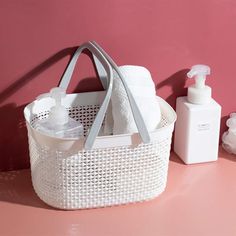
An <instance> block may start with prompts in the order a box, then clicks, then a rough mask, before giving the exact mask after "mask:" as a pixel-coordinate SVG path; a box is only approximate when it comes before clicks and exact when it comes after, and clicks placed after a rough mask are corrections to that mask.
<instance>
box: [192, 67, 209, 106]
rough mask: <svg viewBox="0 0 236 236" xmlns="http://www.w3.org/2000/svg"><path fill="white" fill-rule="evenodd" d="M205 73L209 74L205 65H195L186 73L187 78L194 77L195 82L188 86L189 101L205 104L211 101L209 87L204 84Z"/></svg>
mask: <svg viewBox="0 0 236 236" xmlns="http://www.w3.org/2000/svg"><path fill="white" fill-rule="evenodd" d="M207 75H210V67H209V66H206V65H195V66H193V67H192V68H191V70H190V71H189V72H188V73H187V76H188V78H194V79H195V84H194V85H191V86H190V87H189V88H188V101H189V102H190V103H193V104H206V103H209V102H210V101H211V88H210V87H209V86H206V85H205V81H206V76H207Z"/></svg>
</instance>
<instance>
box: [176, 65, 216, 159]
mask: <svg viewBox="0 0 236 236" xmlns="http://www.w3.org/2000/svg"><path fill="white" fill-rule="evenodd" d="M209 74H210V67H208V66H206V65H195V66H193V67H192V68H191V70H190V71H189V72H188V73H187V76H188V77H189V78H194V79H195V84H194V85H192V86H190V87H189V88H188V96H187V97H179V98H177V103H176V112H177V117H178V119H177V122H176V126H175V140H174V151H175V152H176V154H177V155H178V156H179V157H180V158H181V159H182V160H183V161H184V162H185V163H186V164H193V163H202V162H210V161H216V160H217V158H218V146H219V132H220V118H221V106H220V105H219V104H218V103H217V102H216V101H215V100H213V99H212V97H211V88H210V87H208V86H206V85H205V80H206V76H207V75H209Z"/></svg>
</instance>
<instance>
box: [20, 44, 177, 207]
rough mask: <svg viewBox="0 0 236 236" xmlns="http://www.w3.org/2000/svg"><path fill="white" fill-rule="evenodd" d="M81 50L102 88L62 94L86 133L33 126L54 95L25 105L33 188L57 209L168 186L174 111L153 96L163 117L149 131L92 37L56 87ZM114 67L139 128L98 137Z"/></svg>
mask: <svg viewBox="0 0 236 236" xmlns="http://www.w3.org/2000/svg"><path fill="white" fill-rule="evenodd" d="M84 49H88V50H89V51H90V52H91V53H92V55H93V58H94V61H95V64H96V66H97V70H98V74H99V75H100V79H101V81H102V84H103V87H104V88H105V89H106V91H102V92H89V93H80V94H69V95H66V97H65V98H63V105H64V106H65V107H66V108H67V109H68V110H69V114H70V116H71V117H72V118H74V119H77V120H80V122H81V123H82V124H83V126H84V130H85V133H88V134H87V135H86V136H85V137H84V138H80V139H78V140H77V139H73V138H67V139H61V138H55V137H50V136H48V135H46V134H43V133H41V132H39V131H37V130H36V129H35V124H36V122H37V120H38V119H44V118H46V117H47V116H48V113H49V111H50V108H51V107H52V106H54V103H53V101H52V99H50V98H43V99H41V100H39V101H34V102H32V103H30V104H29V105H27V106H26V107H25V110H24V114H25V119H26V124H27V129H28V138H29V151H30V163H31V174H32V182H33V187H34V189H35V192H36V193H37V195H38V196H39V197H40V198H41V199H42V200H43V201H44V202H45V203H47V204H49V205H51V206H53V207H56V208H61V209H82V208H95V207H105V206H112V205H119V204H127V203H133V202H140V201H144V200H148V199H152V198H154V197H156V196H158V195H159V194H160V193H162V192H163V191H164V189H165V186H166V181H167V172H168V163H169V155H170V146H171V137H172V132H173V129H174V123H175V120H176V114H175V112H174V110H173V109H172V108H171V107H170V106H169V105H168V103H166V102H165V101H164V100H163V99H161V98H160V97H157V99H158V101H159V104H160V108H161V113H162V121H161V124H160V125H159V128H157V129H156V130H155V131H153V132H150V133H148V131H147V129H146V127H145V124H144V121H143V119H142V116H141V115H140V112H139V109H138V108H137V105H136V103H135V101H134V99H133V97H132V94H131V93H130V91H129V89H128V87H127V86H126V84H125V82H124V80H123V79H122V78H123V77H122V75H121V73H120V72H119V69H118V67H117V66H116V65H115V63H114V62H113V61H112V59H111V58H110V57H109V56H108V55H107V54H106V53H105V52H104V51H103V50H102V48H101V47H99V46H98V45H97V44H96V43H95V42H88V43H85V44H83V45H82V46H80V47H79V48H78V49H77V51H76V52H75V54H74V56H73V58H72V60H71V62H70V64H69V66H68V68H67V70H66V72H65V74H64V76H63V78H62V80H61V82H60V85H59V86H60V87H62V88H64V89H66V88H67V86H68V84H69V82H70V79H71V76H72V73H73V70H74V67H75V64H76V62H77V59H78V57H79V55H80V54H81V52H82V51H83V50H84ZM112 69H113V70H115V71H116V72H117V73H118V75H119V76H120V78H121V80H122V82H123V84H124V87H125V89H126V92H127V95H128V98H129V101H130V105H131V108H132V112H133V115H134V118H135V122H136V125H137V128H138V130H139V133H135V134H125V135H112V136H98V132H99V130H100V128H101V126H102V123H103V121H104V116H105V113H106V110H107V106H108V104H109V101H110V97H111V93H112V82H113V71H112Z"/></svg>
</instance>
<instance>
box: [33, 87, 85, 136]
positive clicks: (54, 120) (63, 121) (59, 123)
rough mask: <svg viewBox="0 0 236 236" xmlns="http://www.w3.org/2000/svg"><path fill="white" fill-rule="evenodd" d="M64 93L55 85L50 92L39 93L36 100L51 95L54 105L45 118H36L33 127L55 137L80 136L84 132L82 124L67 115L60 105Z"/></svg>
mask: <svg viewBox="0 0 236 236" xmlns="http://www.w3.org/2000/svg"><path fill="white" fill-rule="evenodd" d="M65 95H66V93H65V91H64V90H63V89H61V88H59V87H56V88H52V89H51V90H50V93H46V94H42V95H40V96H39V97H38V98H37V100H39V99H42V98H45V97H51V98H52V99H54V100H55V106H53V107H52V108H51V110H50V111H49V115H48V117H47V118H45V119H41V120H38V121H37V123H36V125H35V128H36V129H37V130H38V131H40V132H43V133H45V134H46V135H49V136H52V137H57V138H80V137H82V136H83V134H84V129H83V125H82V124H81V123H80V122H79V121H76V120H74V119H72V118H71V117H70V116H69V112H68V110H67V109H66V108H65V107H64V106H63V105H62V103H61V100H62V98H63V97H65Z"/></svg>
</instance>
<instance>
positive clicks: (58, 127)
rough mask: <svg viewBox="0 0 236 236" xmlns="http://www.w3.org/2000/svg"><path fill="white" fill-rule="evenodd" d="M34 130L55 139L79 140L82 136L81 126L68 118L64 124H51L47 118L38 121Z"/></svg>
mask: <svg viewBox="0 0 236 236" xmlns="http://www.w3.org/2000/svg"><path fill="white" fill-rule="evenodd" d="M35 128H36V129H37V130H38V131H40V132H42V133H44V134H46V135H49V136H52V137H57V138H81V137H83V135H84V129H83V125H82V124H81V123H80V122H79V121H76V120H74V119H72V118H69V119H68V122H67V123H65V124H57V123H55V122H51V121H50V119H48V118H46V119H42V120H38V122H37V123H36V125H35Z"/></svg>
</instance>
